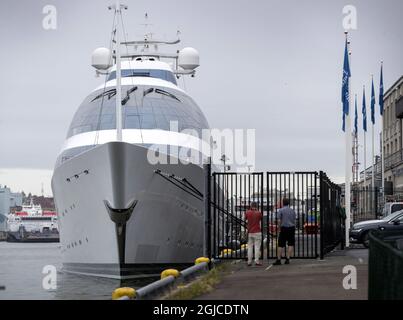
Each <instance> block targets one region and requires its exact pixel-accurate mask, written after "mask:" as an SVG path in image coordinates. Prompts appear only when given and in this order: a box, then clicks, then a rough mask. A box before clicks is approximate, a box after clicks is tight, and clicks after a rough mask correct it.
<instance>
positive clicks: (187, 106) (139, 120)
mask: <svg viewBox="0 0 403 320" xmlns="http://www.w3.org/2000/svg"><path fill="white" fill-rule="evenodd" d="M131 89H132V88H130V87H124V89H123V91H122V93H123V95H124V96H128V97H129V98H128V99H127V101H126V102H125V104H124V107H123V112H122V115H123V129H162V130H170V124H171V122H172V121H177V123H178V130H179V132H181V131H183V130H185V129H194V130H196V131H197V132H198V133H199V136H201V130H202V129H207V128H208V127H209V126H208V123H207V120H206V118H205V117H204V115H203V113H202V112H201V110H200V109H199V107H198V106H197V105H196V104H195V103H194V102H193V101H192V100H191V99H190V98H189V97H188V96H186V95H185V94H183V93H181V92H179V91H177V90H167V89H165V88H164V90H162V89H159V88H149V89H147V90H145V89H143V90H144V91H143V94H142V96H143V97H144V98H143V99H140V100H138V99H136V97H135V95H134V94H133V92H135V91H137V90H141V89H136V90H134V89H133V90H134V91H133V92H132V93H131V94H128V95H127V93H125V92H130V91H131ZM151 89H152V90H151ZM99 92H100V91H98V92H95V93H94V94H92V95H90V96H89V97H87V99H86V100H85V101H84V102H83V104H82V105H81V106H80V108H79V109H78V110H77V112H76V114H75V115H74V118H73V120H72V122H71V125H70V128H69V131H68V134H67V138H69V137H71V136H74V135H77V134H80V133H84V132H90V131H97V130H108V129H109V130H110V129H115V128H116V120H115V119H116V118H115V114H116V105H115V101H116V95H115V94H116V92H115V91H114V92H111V93H110V94H109V93H106V92H105V95H104V97H103V98H102V97H100V94H99Z"/></svg>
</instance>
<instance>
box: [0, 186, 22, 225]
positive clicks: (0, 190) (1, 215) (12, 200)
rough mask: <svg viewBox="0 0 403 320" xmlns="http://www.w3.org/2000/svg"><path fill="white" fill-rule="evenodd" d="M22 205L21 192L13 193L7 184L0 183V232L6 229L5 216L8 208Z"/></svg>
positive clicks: (8, 211) (8, 210)
mask: <svg viewBox="0 0 403 320" xmlns="http://www.w3.org/2000/svg"><path fill="white" fill-rule="evenodd" d="M20 206H22V194H21V193H13V192H11V190H10V188H8V187H7V186H1V185H0V232H4V231H5V230H6V217H7V215H8V214H9V213H10V209H11V208H14V207H20Z"/></svg>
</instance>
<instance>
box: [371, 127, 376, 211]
mask: <svg viewBox="0 0 403 320" xmlns="http://www.w3.org/2000/svg"><path fill="white" fill-rule="evenodd" d="M374 132H375V125H374V123H373V122H372V199H371V200H372V201H371V202H372V204H371V206H372V210H376V208H375V133H374Z"/></svg>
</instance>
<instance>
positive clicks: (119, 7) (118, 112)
mask: <svg viewBox="0 0 403 320" xmlns="http://www.w3.org/2000/svg"><path fill="white" fill-rule="evenodd" d="M108 8H109V10H111V9H114V10H115V14H116V28H115V42H116V49H115V53H116V140H117V141H122V74H121V55H120V45H121V42H120V21H121V18H122V9H125V10H127V6H126V5H122V4H120V1H119V0H116V4H115V6H109V7H108Z"/></svg>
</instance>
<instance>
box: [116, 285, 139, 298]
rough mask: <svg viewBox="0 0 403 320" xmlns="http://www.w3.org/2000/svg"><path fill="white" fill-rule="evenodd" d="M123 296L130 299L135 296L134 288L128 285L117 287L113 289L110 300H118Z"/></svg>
mask: <svg viewBox="0 0 403 320" xmlns="http://www.w3.org/2000/svg"><path fill="white" fill-rule="evenodd" d="M123 297H128V298H130V299H134V298H136V290H135V289H133V288H128V287H123V288H117V289H115V290H113V292H112V300H119V299H120V298H123Z"/></svg>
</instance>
